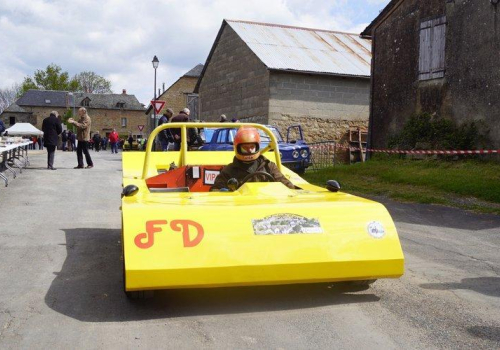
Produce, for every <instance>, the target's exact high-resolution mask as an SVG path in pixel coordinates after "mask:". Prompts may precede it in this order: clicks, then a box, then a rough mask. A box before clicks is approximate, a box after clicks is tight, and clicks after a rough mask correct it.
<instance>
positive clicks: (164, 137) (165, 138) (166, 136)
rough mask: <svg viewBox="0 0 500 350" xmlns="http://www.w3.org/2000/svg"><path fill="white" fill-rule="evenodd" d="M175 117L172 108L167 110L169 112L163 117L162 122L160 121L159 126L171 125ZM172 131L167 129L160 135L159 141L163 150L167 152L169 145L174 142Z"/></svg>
mask: <svg viewBox="0 0 500 350" xmlns="http://www.w3.org/2000/svg"><path fill="white" fill-rule="evenodd" d="M173 115H174V111H172V110H171V109H170V108H167V111H166V112H165V113H164V114H163V115H162V116H161V118H160V120H158V126H160V125H162V124H166V123H169V121H170V119H171V118H172V116H173ZM170 130H171V129H165V130H162V131H160V133H159V134H158V139H159V141H160V143H161V150H162V151H163V152H165V151H166V150H167V149H168V144H169V143H172V142H174V138H173V137H172V133H171V132H170Z"/></svg>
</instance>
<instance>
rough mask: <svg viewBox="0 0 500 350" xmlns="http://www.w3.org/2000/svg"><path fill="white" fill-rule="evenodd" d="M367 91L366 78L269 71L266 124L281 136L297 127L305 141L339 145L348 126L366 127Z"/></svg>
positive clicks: (367, 83)
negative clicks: (288, 129)
mask: <svg viewBox="0 0 500 350" xmlns="http://www.w3.org/2000/svg"><path fill="white" fill-rule="evenodd" d="M369 89H370V81H369V80H368V79H366V78H364V79H363V78H343V77H336V76H319V75H307V74H297V73H294V74H292V73H285V72H272V73H271V82H270V92H271V100H270V102H269V124H272V125H276V126H278V128H279V129H280V131H281V132H282V134H283V136H284V137H286V130H287V128H288V127H289V126H291V125H295V124H300V125H301V126H302V130H303V132H304V138H305V140H306V141H307V142H318V141H325V140H335V141H337V142H343V141H344V140H346V138H347V132H348V131H349V127H355V126H364V127H366V126H367V125H368V115H369V93H370V90H369Z"/></svg>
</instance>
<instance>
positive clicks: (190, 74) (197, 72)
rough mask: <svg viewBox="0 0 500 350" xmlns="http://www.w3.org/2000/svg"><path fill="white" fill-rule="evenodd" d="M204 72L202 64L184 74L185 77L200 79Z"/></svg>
mask: <svg viewBox="0 0 500 350" xmlns="http://www.w3.org/2000/svg"><path fill="white" fill-rule="evenodd" d="M202 70H203V65H202V64H201V63H200V64H198V65H197V66H196V67H194V68H193V69H191V70H190V71H189V72H187V73H186V74H184V77H193V78H198V77H199V76H200V74H201V71H202Z"/></svg>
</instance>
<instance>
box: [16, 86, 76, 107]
mask: <svg viewBox="0 0 500 350" xmlns="http://www.w3.org/2000/svg"><path fill="white" fill-rule="evenodd" d="M16 104H17V105H18V106H37V107H42V106H43V107H46V106H47V107H66V106H67V104H66V91H54V90H28V91H26V92H25V93H24V94H23V95H22V96H21V97H20V98H19V99H18V100H17V101H16Z"/></svg>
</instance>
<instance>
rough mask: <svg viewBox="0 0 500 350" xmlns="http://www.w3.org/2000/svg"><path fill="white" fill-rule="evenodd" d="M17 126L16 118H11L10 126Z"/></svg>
mask: <svg viewBox="0 0 500 350" xmlns="http://www.w3.org/2000/svg"><path fill="white" fill-rule="evenodd" d="M14 124H16V117H9V125H14Z"/></svg>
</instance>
